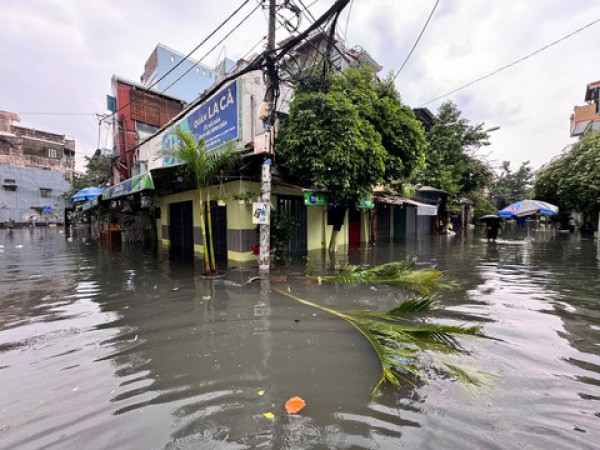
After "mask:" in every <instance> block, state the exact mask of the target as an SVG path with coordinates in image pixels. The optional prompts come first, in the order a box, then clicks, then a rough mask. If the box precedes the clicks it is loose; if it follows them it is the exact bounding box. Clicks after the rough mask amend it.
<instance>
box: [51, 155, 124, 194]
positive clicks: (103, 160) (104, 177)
mask: <svg viewBox="0 0 600 450" xmlns="http://www.w3.org/2000/svg"><path fill="white" fill-rule="evenodd" d="M111 163H112V158H111V157H109V156H104V155H98V156H85V172H84V173H77V174H75V176H74V178H73V184H72V188H71V190H70V191H69V192H66V193H65V194H63V198H65V199H70V198H71V197H72V196H73V194H75V193H76V192H77V191H79V190H81V189H84V188H87V187H103V186H105V185H106V183H107V182H108V181H109V180H110V170H111V168H112V164H111Z"/></svg>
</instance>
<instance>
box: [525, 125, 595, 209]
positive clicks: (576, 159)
mask: <svg viewBox="0 0 600 450" xmlns="http://www.w3.org/2000/svg"><path fill="white" fill-rule="evenodd" d="M534 195H535V198H537V199H539V200H546V201H548V202H550V203H554V204H556V205H558V206H559V207H560V208H561V210H563V211H571V210H573V211H580V212H583V213H584V214H586V215H588V216H594V215H596V214H598V212H599V211H600V133H591V134H588V135H586V136H585V137H584V138H583V139H582V140H580V141H579V142H578V143H577V144H575V145H574V146H573V148H572V149H571V151H570V152H569V153H567V154H566V155H564V156H563V157H561V158H560V159H558V160H556V161H554V162H552V163H550V164H549V165H548V166H546V167H545V168H543V169H542V170H541V171H540V172H539V173H538V175H537V178H536V181H535V184H534Z"/></svg>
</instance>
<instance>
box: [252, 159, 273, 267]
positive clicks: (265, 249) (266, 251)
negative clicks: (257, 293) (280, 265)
mask: <svg viewBox="0 0 600 450" xmlns="http://www.w3.org/2000/svg"><path fill="white" fill-rule="evenodd" d="M271 164H272V162H271V159H267V160H265V162H264V163H263V165H262V174H261V175H262V176H261V184H260V203H258V204H259V205H262V206H261V208H259V209H260V211H259V214H262V207H264V206H266V211H267V212H268V213H267V214H266V215H265V216H264V218H262V219H261V220H263V221H262V222H254V220H257V219H258V218H256V217H255V216H253V218H252V221H253V222H254V223H260V243H259V245H260V252H259V255H258V270H259V271H260V272H261V273H268V272H269V269H270V265H271V258H270V254H271V242H270V241H271V239H270V237H271V236H270V233H269V232H270V225H271V214H270V206H271ZM253 213H256V208H255V209H254V211H253ZM255 215H256V214H255Z"/></svg>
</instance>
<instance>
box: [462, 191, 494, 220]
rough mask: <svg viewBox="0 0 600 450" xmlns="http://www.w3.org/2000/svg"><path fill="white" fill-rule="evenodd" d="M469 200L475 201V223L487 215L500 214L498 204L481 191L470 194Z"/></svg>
mask: <svg viewBox="0 0 600 450" xmlns="http://www.w3.org/2000/svg"><path fill="white" fill-rule="evenodd" d="M469 200H471V201H472V202H473V209H474V210H475V213H474V214H473V221H474V222H475V223H478V222H479V219H480V218H481V217H483V216H485V215H488V214H498V209H497V208H496V205H494V204H493V203H492V202H490V201H489V200H488V199H487V198H485V197H484V196H483V195H482V194H481V193H479V192H473V193H471V194H470V195H469Z"/></svg>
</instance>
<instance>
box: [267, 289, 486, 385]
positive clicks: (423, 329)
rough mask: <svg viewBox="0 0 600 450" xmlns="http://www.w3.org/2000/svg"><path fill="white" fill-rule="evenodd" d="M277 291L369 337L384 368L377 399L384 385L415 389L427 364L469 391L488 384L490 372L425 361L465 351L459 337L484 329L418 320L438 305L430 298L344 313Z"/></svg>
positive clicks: (478, 333)
mask: <svg viewBox="0 0 600 450" xmlns="http://www.w3.org/2000/svg"><path fill="white" fill-rule="evenodd" d="M273 290H274V292H277V293H278V294H281V295H283V296H285V297H288V298H291V299H293V300H295V301H297V302H299V303H302V304H304V305H307V306H310V307H312V308H317V309H320V310H321V311H325V312H327V313H329V314H333V315H334V316H337V317H339V318H340V319H343V320H345V321H346V322H348V323H349V324H350V325H352V326H353V327H354V328H355V329H356V330H358V331H359V332H360V334H362V335H363V336H364V337H365V339H366V340H367V341H368V343H369V344H370V345H371V347H372V348H373V350H375V353H376V355H377V357H378V359H379V363H380V366H381V376H380V378H379V382H378V383H377V385H376V386H375V387H374V388H373V390H372V392H371V393H372V395H375V394H377V392H378V391H379V389H380V388H381V387H382V386H383V384H384V383H390V384H392V385H394V386H397V387H399V386H400V385H401V384H402V382H405V383H408V384H413V385H414V384H415V382H414V381H413V380H415V379H421V378H423V376H424V375H425V374H426V372H427V369H424V368H423V367H422V366H425V365H426V366H430V367H431V368H432V369H434V370H435V371H438V372H440V373H444V374H446V375H448V376H451V377H453V378H454V379H455V380H457V381H461V382H462V383H463V384H464V385H465V387H467V388H470V389H477V388H479V387H481V386H482V385H483V380H484V378H485V377H484V376H485V374H482V373H478V372H474V371H471V370H466V369H465V368H462V367H459V366H456V365H454V364H451V363H449V362H446V361H443V360H442V361H439V362H438V363H436V362H435V361H433V362H428V363H425V362H424V361H422V360H423V359H426V358H424V357H427V356H428V357H433V356H434V355H435V354H452V353H461V352H462V347H461V346H460V343H459V342H458V340H457V336H459V335H481V330H480V329H479V327H477V326H472V327H466V326H457V325H442V324H429V323H426V322H424V321H419V320H416V317H415V316H418V315H423V314H427V313H429V312H431V311H432V310H433V308H434V304H435V302H434V300H433V298H432V297H430V296H415V297H411V298H408V299H406V300H404V302H402V303H400V304H399V305H398V306H396V307H395V308H393V309H391V310H390V311H387V312H383V313H377V312H372V311H352V312H340V311H337V310H335V309H332V308H327V307H325V306H322V305H319V304H317V303H313V302H310V301H308V300H305V299H302V298H300V297H297V296H295V295H293V294H291V293H290V292H287V291H284V290H282V289H273ZM420 366H421V367H420Z"/></svg>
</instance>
